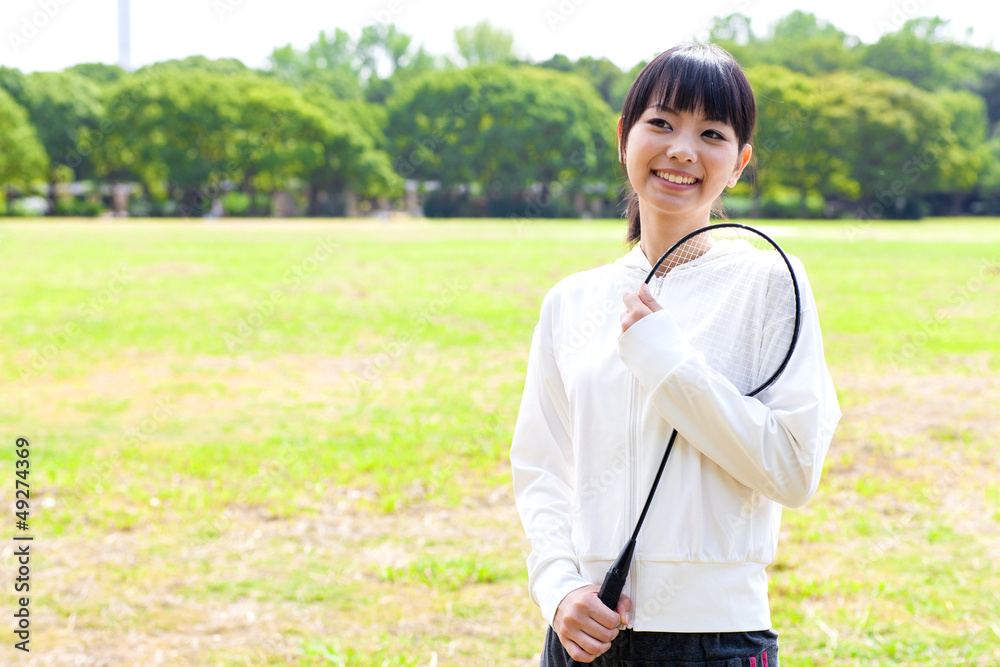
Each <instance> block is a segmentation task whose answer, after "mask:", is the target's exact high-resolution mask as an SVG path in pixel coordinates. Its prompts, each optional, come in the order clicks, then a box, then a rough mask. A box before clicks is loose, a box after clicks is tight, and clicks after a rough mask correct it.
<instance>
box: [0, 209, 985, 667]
mask: <svg viewBox="0 0 1000 667" xmlns="http://www.w3.org/2000/svg"><path fill="white" fill-rule="evenodd" d="M751 224H754V225H757V226H763V227H766V228H767V229H770V230H773V231H774V233H775V234H776V240H778V242H779V243H781V245H782V246H783V247H784V248H785V249H786V250H787V251H789V252H791V253H793V254H795V255H797V256H798V257H800V258H801V259H802V260H803V262H804V263H805V265H806V267H807V270H808V275H809V279H810V282H811V284H812V288H813V291H814V293H815V295H816V300H817V303H818V307H819V311H820V317H821V322H822V325H823V331H824V338H825V341H826V351H827V358H828V361H829V363H830V366H831V372H832V373H833V375H834V380H835V382H836V384H837V387H838V391H839V393H840V396H841V400H842V404H843V408H844V419H843V421H842V423H841V427H840V429H839V430H838V433H837V437H836V439H835V441H834V444H833V446H832V447H831V450H830V455H829V457H828V460H827V466H826V469H825V473H824V480H823V483H822V484H821V487H820V491H819V492H818V493H817V495H816V497H815V498H814V499H813V500H812V501H811V502H810V503H809V504H808V505H807V506H806V507H805V508H802V509H799V510H787V511H786V512H785V514H784V517H785V518H784V523H783V526H782V543H781V545H780V547H779V553H778V560H777V561H776V562H775V563H774V564H773V565H772V567H771V568H770V574H771V582H772V583H771V601H772V612H773V616H774V624H775V628H776V629H777V630H778V632H779V634H780V635H781V647H782V655H783V664H787V665H792V666H795V665H828V664H833V663H834V662H836V664H845V665H866V666H867V665H880V664H885V665H890V664H907V665H909V664H934V665H995V664H1000V648H998V647H1000V615H998V613H997V610H998V609H1000V570H998V566H997V561H998V558H1000V546H998V545H1000V476H998V474H997V472H998V467H997V464H996V462H995V444H996V442H997V441H998V437H1000V416H998V413H1000V381H998V379H997V377H998V371H1000V343H998V342H997V341H1000V317H998V316H997V306H998V304H1000V220H972V219H969V220H930V221H926V222H920V223H902V222H900V223H883V222H879V223H866V222H853V223H852V222H847V223H831V222H797V223H789V222H784V221H782V222H778V221H753V222H751ZM623 235H624V226H623V223H622V222H621V221H549V222H539V223H522V224H514V223H510V222H506V221H441V222H377V221H332V222H315V223H314V222H306V221H297V220H291V221H259V222H232V223H230V222H214V223H201V222H182V221H135V220H133V221H126V222H80V221H68V222H48V221H19V222H3V223H0V258H2V260H3V266H4V271H3V273H2V275H0V293H2V294H3V296H4V300H3V308H0V347H2V349H3V351H4V354H3V355H2V357H0V364H2V368H3V371H4V377H6V378H7V382H5V383H4V384H3V386H2V388H0V417H2V423H3V424H5V432H4V433H2V434H0V437H4V438H6V439H7V440H8V442H9V444H10V445H11V446H10V447H8V448H6V449H5V450H4V453H3V455H2V456H0V462H2V464H3V465H5V466H6V469H7V470H9V471H10V473H9V474H10V476H11V477H9V478H8V479H11V478H12V476H13V471H14V468H13V457H12V449H13V441H14V439H15V438H16V437H18V436H21V435H23V436H26V437H28V438H30V440H31V442H32V445H31V449H32V456H31V459H30V461H31V475H30V482H31V489H32V505H31V531H30V532H31V533H32V534H33V535H34V536H35V542H34V549H35V552H36V556H35V558H34V560H33V561H32V568H33V569H32V594H33V597H32V601H31V604H32V619H33V620H32V623H33V625H32V628H33V634H32V654H31V655H33V656H36V657H37V659H39V660H41V659H43V658H45V657H48V658H51V659H52V660H54V661H55V663H53V664H62V663H59V660H63V661H68V660H70V659H72V656H78V655H86V656H90V657H95V658H102V659H106V660H113V659H115V658H117V659H120V660H123V661H124V662H125V663H126V664H133V663H135V664H139V663H152V662H153V661H154V660H156V659H158V658H155V656H156V654H157V651H159V652H160V655H161V656H163V657H162V658H159V659H166V660H167V663H166V664H182V663H186V664H188V663H189V664H206V665H209V664H211V665H270V664H274V665H279V664H297V665H321V664H322V665H341V664H342V665H428V664H437V665H468V664H496V665H530V664H537V659H535V660H532V656H533V655H534V654H536V653H537V651H538V648H539V647H540V642H541V638H542V635H543V631H544V627H543V624H542V622H541V620H540V617H539V614H538V613H537V609H536V608H535V607H534V606H533V604H532V603H531V602H530V600H529V599H528V598H527V594H526V577H525V574H524V557H525V555H526V543H525V541H524V539H523V535H522V533H521V529H520V525H519V523H518V521H517V516H516V514H515V513H514V510H513V507H512V497H511V493H510V489H509V487H510V476H509V467H508V462H507V458H506V457H507V449H508V447H509V443H510V434H511V430H512V428H513V424H514V421H515V419H516V415H517V406H518V403H519V400H520V391H521V386H522V382H523V373H524V365H525V362H526V356H527V350H528V344H529V342H530V338H531V332H532V328H533V326H534V323H535V321H536V318H537V314H538V308H539V306H540V303H541V298H542V296H543V295H544V293H545V291H546V290H547V289H548V288H549V287H551V286H552V284H554V283H555V282H556V281H558V280H559V279H560V278H562V277H564V276H566V275H568V274H569V273H572V272H574V271H579V270H583V269H587V268H591V267H594V266H597V265H599V264H602V263H606V262H610V261H613V260H614V259H615V258H617V257H619V256H620V255H622V254H623V253H624V252H625V250H626V249H625V246H624V244H623V243H622V238H623ZM4 497H5V498H8V499H9V500H12V499H13V480H12V479H11V482H10V483H9V490H8V492H6V495H5V496H4ZM8 502H9V501H8ZM8 506H10V505H8ZM13 520H14V519H13V517H10V521H11V522H13ZM10 531H11V533H12V534H13V532H14V528H13V527H11V528H10ZM3 567H4V575H5V576H6V577H7V578H8V581H9V580H10V578H11V577H12V576H13V572H14V569H13V567H12V561H10V560H9V559H8V560H7V561H5V562H4V563H3ZM8 600H9V602H8V606H7V608H8V609H10V606H11V605H12V604H13V600H14V593H13V592H10V593H9V595H8ZM12 643H13V642H9V644H8V646H6V647H4V648H3V649H0V651H11V652H13V649H12V647H11V646H10V644H12ZM18 657H19V658H21V657H22V656H18ZM8 661H9V660H8V659H6V658H4V659H0V663H7V662H8ZM39 664H42V663H39ZM67 664H68V663H67Z"/></svg>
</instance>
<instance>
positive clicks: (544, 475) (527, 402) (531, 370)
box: [510, 321, 591, 625]
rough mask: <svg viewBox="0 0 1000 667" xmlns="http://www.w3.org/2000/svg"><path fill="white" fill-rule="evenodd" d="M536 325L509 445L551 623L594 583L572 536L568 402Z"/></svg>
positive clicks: (534, 571)
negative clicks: (563, 605) (569, 598)
mask: <svg viewBox="0 0 1000 667" xmlns="http://www.w3.org/2000/svg"><path fill="white" fill-rule="evenodd" d="M544 328H545V324H544V321H543V322H540V323H539V325H538V326H536V327H535V332H534V335H533V337H532V341H531V350H530V352H529V355H528V368H527V374H526V378H525V383H524V393H523V395H522V398H521V407H520V411H519V412H518V417H517V423H516V425H515V426H514V435H513V439H512V442H511V448H510V461H511V469H512V475H513V482H514V499H515V503H516V505H517V510H518V513H519V514H520V516H521V523H522V524H523V526H524V531H525V534H526V535H527V537H528V540H529V542H530V543H531V553H530V555H529V556H528V560H527V566H528V588H529V592H530V595H531V599H532V600H534V602H535V603H536V604H537V605H538V606H539V607H540V608H541V612H542V616H543V617H544V618H545V620H546V621H547V622H548V623H549V624H550V625H551V624H552V620H553V618H554V616H555V612H556V608H557V607H558V606H559V603H560V602H561V601H562V599H563V598H564V597H565V596H566V594H567V593H569V592H570V591H573V590H575V589H577V588H580V587H581V586H586V585H588V584H590V583H591V582H590V581H588V580H586V579H585V578H584V577H582V576H581V575H580V565H579V560H578V558H577V555H576V550H575V548H574V546H573V541H572V528H571V508H572V494H573V444H572V441H571V437H570V426H569V416H568V401H567V398H566V392H565V389H564V387H563V384H562V380H561V377H560V374H559V371H558V368H557V367H556V360H555V357H554V356H553V353H552V351H551V350H550V349H547V348H546V347H545V345H544V343H543V338H544V335H543V329H544Z"/></svg>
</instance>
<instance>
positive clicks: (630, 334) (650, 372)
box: [618, 309, 697, 391]
mask: <svg viewBox="0 0 1000 667" xmlns="http://www.w3.org/2000/svg"><path fill="white" fill-rule="evenodd" d="M695 354H697V351H696V350H695V349H694V348H693V347H691V345H690V344H689V343H688V342H687V341H686V340H685V339H684V337H683V336H682V335H681V331H680V327H678V326H677V320H676V319H675V318H674V316H673V314H672V313H671V312H670V311H669V310H666V309H664V310H658V311H656V312H655V313H652V314H650V315H647V316H646V317H644V318H642V319H641V320H639V321H638V322H636V323H635V324H633V325H632V326H630V327H629V328H628V331H626V332H625V333H623V334H622V336H621V338H619V339H618V356H619V357H620V358H621V360H622V361H623V362H625V365H626V366H628V368H629V370H631V371H632V373H633V374H634V375H635V376H636V378H638V380H639V382H640V383H641V384H642V386H643V387H645V389H646V390H647V391H652V390H653V389H654V388H655V387H658V386H660V384H661V383H662V382H663V379H664V378H665V377H667V376H668V375H670V374H671V373H672V372H673V371H674V370H676V369H677V367H678V366H680V365H681V364H682V363H683V362H684V361H685V360H686V359H688V358H689V357H691V356H692V355H695Z"/></svg>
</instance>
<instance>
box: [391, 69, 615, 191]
mask: <svg viewBox="0 0 1000 667" xmlns="http://www.w3.org/2000/svg"><path fill="white" fill-rule="evenodd" d="M388 107H389V123H388V128H389V129H388V134H389V139H390V141H391V142H392V146H393V147H394V151H393V152H394V153H395V154H396V155H397V156H398V158H397V161H396V170H397V171H398V172H399V173H400V174H402V175H403V176H405V177H408V178H414V179H417V180H424V181H426V180H437V181H440V182H441V183H442V187H443V188H446V189H447V188H457V187H459V186H465V185H468V184H474V185H475V186H476V187H477V188H478V189H479V190H480V191H481V192H487V193H490V194H491V195H492V196H495V197H500V198H515V199H516V198H525V197H526V192H527V190H528V189H529V188H531V187H532V186H534V185H535V184H540V185H541V187H542V188H543V192H542V194H543V195H545V193H546V191H547V190H548V189H550V188H553V187H555V184H556V183H558V184H559V185H558V189H560V190H562V191H566V192H570V191H573V190H574V189H577V188H579V187H581V186H582V183H583V181H584V180H585V179H603V178H605V177H606V176H607V175H608V174H609V170H610V169H611V168H613V166H614V165H615V164H616V161H615V154H614V146H613V142H612V141H611V140H610V139H611V138H613V137H614V115H613V113H612V112H611V110H610V109H609V108H608V106H607V105H606V104H605V103H604V101H603V100H602V99H601V98H600V96H599V95H598V94H597V92H596V91H595V89H594V87H593V86H592V85H590V84H589V83H588V82H587V81H584V80H583V79H581V78H580V77H578V76H575V75H572V74H566V73H562V72H556V71H552V70H547V69H543V68H539V67H532V66H525V65H522V66H517V67H512V66H506V65H483V66H477V67H470V68H468V69H465V70H457V71H447V72H441V73H436V74H434V75H433V76H426V77H423V78H421V79H419V80H418V81H415V82H413V83H412V84H411V85H409V86H407V87H406V88H405V89H402V90H400V91H399V92H398V93H397V94H396V95H395V96H394V97H393V98H392V99H391V100H389V103H388Z"/></svg>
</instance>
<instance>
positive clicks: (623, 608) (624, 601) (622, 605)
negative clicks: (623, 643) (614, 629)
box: [616, 595, 632, 625]
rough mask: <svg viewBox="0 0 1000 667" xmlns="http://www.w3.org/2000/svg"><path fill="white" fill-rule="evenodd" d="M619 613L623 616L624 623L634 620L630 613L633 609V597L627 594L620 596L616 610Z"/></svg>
mask: <svg viewBox="0 0 1000 667" xmlns="http://www.w3.org/2000/svg"><path fill="white" fill-rule="evenodd" d="M616 611H617V612H618V615H619V616H621V619H622V623H623V624H624V625H628V624H629V621H630V620H632V619H631V616H630V613H631V611H632V599H631V598H629V597H628V596H627V595H622V596H621V597H619V598H618V609H617V610H616Z"/></svg>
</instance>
